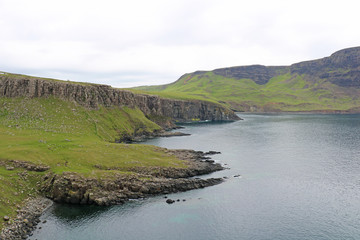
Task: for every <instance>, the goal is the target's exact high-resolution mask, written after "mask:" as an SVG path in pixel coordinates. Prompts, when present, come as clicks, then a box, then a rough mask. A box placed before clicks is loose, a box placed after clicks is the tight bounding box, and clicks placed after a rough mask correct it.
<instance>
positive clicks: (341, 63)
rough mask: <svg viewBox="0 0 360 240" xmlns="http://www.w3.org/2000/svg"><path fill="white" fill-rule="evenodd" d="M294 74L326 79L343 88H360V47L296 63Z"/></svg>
mask: <svg viewBox="0 0 360 240" xmlns="http://www.w3.org/2000/svg"><path fill="white" fill-rule="evenodd" d="M290 69H291V72H292V73H298V74H308V75H310V76H313V77H318V78H320V79H326V80H328V81H329V82H331V83H334V84H336V85H338V86H341V87H357V88H359V87H360V47H355V48H348V49H343V50H340V51H337V52H335V53H333V54H332V55H331V56H330V57H325V58H322V59H318V60H313V61H307V62H301V63H296V64H293V65H291V66H290Z"/></svg>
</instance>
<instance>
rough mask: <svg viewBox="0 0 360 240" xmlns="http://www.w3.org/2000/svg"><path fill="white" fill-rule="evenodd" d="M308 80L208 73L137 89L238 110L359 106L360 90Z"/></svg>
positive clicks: (321, 108) (303, 77)
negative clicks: (264, 81) (261, 81)
mask: <svg viewBox="0 0 360 240" xmlns="http://www.w3.org/2000/svg"><path fill="white" fill-rule="evenodd" d="M309 79H310V78H309V77H308V76H306V75H291V74H290V73H284V74H282V75H279V76H277V77H274V78H272V79H270V81H269V82H268V83H267V84H265V85H258V84H256V83H255V82H254V81H252V80H251V79H240V80H239V79H231V78H226V77H223V76H220V75H216V74H214V73H213V72H206V73H202V74H198V75H192V74H186V75H184V76H183V77H181V78H180V79H179V80H178V81H176V82H174V83H172V84H168V85H164V86H150V87H140V88H137V89H136V91H146V92H148V93H154V94H159V95H166V96H167V97H171V96H172V97H173V98H191V97H193V98H197V99H204V100H208V101H213V102H220V103H222V102H225V103H226V104H227V105H228V106H231V107H232V108H234V109H236V110H239V111H249V110H251V111H273V110H280V111H313V110H347V109H350V108H353V107H358V106H360V90H355V89H347V88H342V87H339V86H336V85H334V84H331V83H328V82H326V81H324V80H322V81H320V80H318V81H316V82H314V81H310V80H309Z"/></svg>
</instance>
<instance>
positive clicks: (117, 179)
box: [41, 150, 224, 206]
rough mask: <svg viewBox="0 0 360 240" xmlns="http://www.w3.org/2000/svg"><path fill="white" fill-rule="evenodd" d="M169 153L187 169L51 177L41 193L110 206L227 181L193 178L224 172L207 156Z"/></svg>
mask: <svg viewBox="0 0 360 240" xmlns="http://www.w3.org/2000/svg"><path fill="white" fill-rule="evenodd" d="M167 153H168V154H170V155H175V156H176V157H177V158H179V159H181V160H183V161H184V164H185V165H187V168H162V167H135V168H132V169H127V170H130V171H131V172H133V174H120V173H113V172H111V177H110V178H106V179H95V178H84V177H82V176H80V175H78V174H75V173H69V172H64V173H63V174H61V175H60V174H54V173H49V174H47V175H46V176H45V178H44V181H43V183H42V186H41V191H42V192H43V193H44V194H45V196H46V197H48V198H50V199H52V200H54V201H55V202H59V203H72V204H95V205H101V206H108V205H114V204H122V203H124V202H126V201H128V200H129V199H138V198H145V197H148V196H152V195H157V194H168V193H175V192H179V191H187V190H192V189H198V188H204V187H208V186H212V185H215V184H219V183H221V182H222V181H223V179H222V178H210V179H200V178H190V177H194V176H198V175H204V174H209V173H212V172H215V171H220V170H223V169H224V168H223V167H222V166H221V165H220V164H218V163H214V162H213V161H212V160H210V159H208V157H206V156H205V155H206V153H203V152H198V151H193V150H167ZM95 167H97V168H99V169H102V170H105V171H106V170H108V171H111V170H122V169H113V168H106V167H103V166H101V165H96V166H95Z"/></svg>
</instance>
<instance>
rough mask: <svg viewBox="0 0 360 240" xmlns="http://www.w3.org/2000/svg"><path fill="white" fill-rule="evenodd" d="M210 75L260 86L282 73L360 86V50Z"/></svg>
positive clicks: (242, 67)
mask: <svg viewBox="0 0 360 240" xmlns="http://www.w3.org/2000/svg"><path fill="white" fill-rule="evenodd" d="M213 72H214V73H215V74H217V75H221V76H223V77H227V78H235V79H244V78H247V79H252V80H253V81H254V82H255V83H257V84H259V85H264V84H266V83H267V82H268V81H269V80H270V79H271V78H273V77H275V76H278V75H280V74H282V73H284V72H291V73H292V74H299V75H301V74H307V75H308V76H310V77H309V79H311V80H313V81H316V80H318V79H325V80H327V81H329V82H331V83H334V84H336V85H338V86H340V87H360V47H354V48H347V49H343V50H340V51H337V52H335V53H333V54H332V55H331V56H329V57H325V58H322V59H317V60H312V61H305V62H300V63H296V64H293V65H291V66H273V67H268V66H262V65H252V66H239V67H230V68H220V69H215V70H213Z"/></svg>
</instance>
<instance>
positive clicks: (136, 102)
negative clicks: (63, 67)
mask: <svg viewBox="0 0 360 240" xmlns="http://www.w3.org/2000/svg"><path fill="white" fill-rule="evenodd" d="M51 96H53V97H57V98H61V99H65V100H69V101H73V102H76V103H78V104H80V105H83V106H85V107H88V108H98V107H99V106H100V105H102V106H113V105H115V106H128V107H131V108H136V107H137V108H139V109H140V110H141V111H142V112H144V114H145V115H147V116H162V117H165V118H166V117H168V118H171V119H173V120H177V121H191V120H193V119H200V120H211V121H227V120H238V119H239V118H238V117H237V115H235V114H234V112H233V111H231V110H229V109H226V108H224V107H222V106H221V105H217V104H214V103H210V102H205V101H196V100H194V101H183V100H174V99H165V98H160V97H159V96H155V95H145V94H135V93H133V92H130V91H126V90H119V89H115V88H112V87H110V86H107V85H96V84H80V83H71V82H65V81H56V80H48V79H41V78H34V77H28V76H22V75H14V74H2V75H0V97H29V98H35V97H51Z"/></svg>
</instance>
